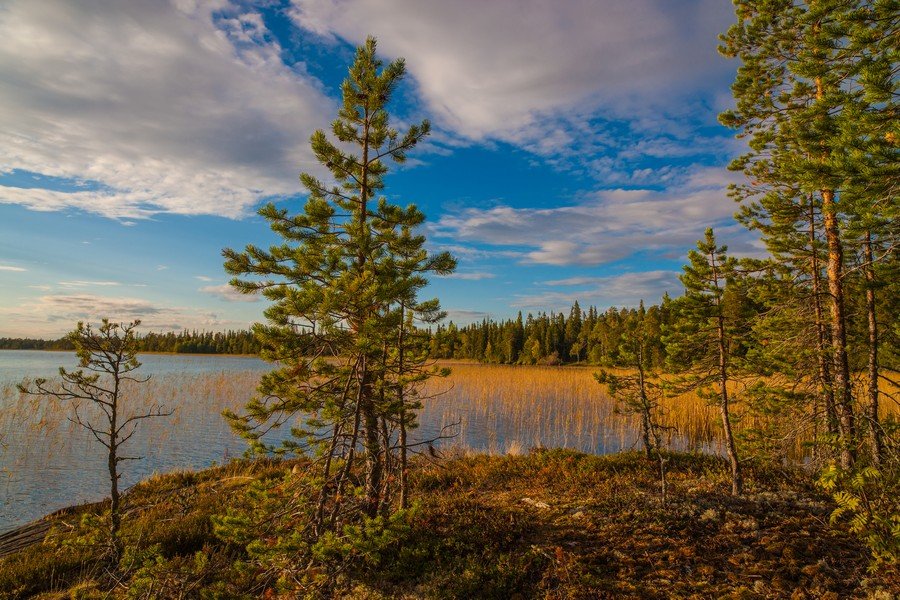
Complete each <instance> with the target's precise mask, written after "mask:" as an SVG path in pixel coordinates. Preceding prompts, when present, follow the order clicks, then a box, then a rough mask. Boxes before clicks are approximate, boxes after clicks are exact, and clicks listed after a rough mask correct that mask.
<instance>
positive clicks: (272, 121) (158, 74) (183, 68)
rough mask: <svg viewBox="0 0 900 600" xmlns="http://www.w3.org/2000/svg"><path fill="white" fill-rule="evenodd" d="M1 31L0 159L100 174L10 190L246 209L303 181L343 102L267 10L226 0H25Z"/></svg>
mask: <svg viewBox="0 0 900 600" xmlns="http://www.w3.org/2000/svg"><path fill="white" fill-rule="evenodd" d="M0 38H2V39H3V40H4V43H3V44H0V78H2V79H3V81H4V82H5V85H4V86H2V87H0V170H5V171H9V170H12V169H21V170H26V171H32V172H36V173H40V174H42V175H45V176H52V177H61V178H66V179H70V180H74V181H75V182H76V183H77V182H79V181H80V182H96V183H91V184H86V185H82V186H81V187H82V189H75V190H74V191H70V192H67V191H54V190H50V189H41V188H32V189H24V188H14V187H0V203H14V204H20V205H23V206H26V207H28V208H30V209H33V210H45V211H47V210H61V209H64V208H69V207H74V208H79V209H83V210H86V211H90V212H94V213H98V214H102V215H105V216H108V217H112V218H117V219H122V220H125V219H135V218H145V217H149V216H151V215H153V214H156V213H159V212H172V213H179V214H213V215H220V216H225V217H239V216H241V215H243V214H245V213H246V212H247V210H248V209H249V208H250V207H252V206H253V205H254V204H255V203H257V202H258V201H259V199H260V198H261V197H264V196H266V195H269V194H289V193H296V192H299V191H300V190H299V184H298V183H297V172H298V171H300V170H301V169H303V168H309V167H310V164H311V162H312V157H311V153H310V150H309V149H308V143H307V140H308V138H309V134H310V133H311V132H312V130H313V129H314V128H315V127H320V126H322V125H323V124H325V123H327V122H328V121H329V115H330V114H331V112H332V109H331V102H330V101H329V100H328V99H327V97H326V96H325V95H324V94H323V93H322V91H321V89H320V87H319V84H318V82H316V81H315V80H314V79H313V78H311V77H310V76H308V75H307V74H306V73H305V72H304V70H303V65H302V64H299V65H295V66H294V67H293V68H290V67H288V66H286V65H285V64H284V63H283V62H282V60H281V58H280V48H279V47H278V45H277V44H276V43H275V42H273V41H271V39H270V37H267V36H265V31H264V29H263V25H262V21H261V19H260V18H259V15H257V14H255V13H253V12H247V11H245V10H244V9H240V8H237V7H235V6H233V5H232V4H230V3H229V2H228V1H227V0H216V1H208V2H204V1H200V2H194V1H181V0H179V1H174V0H173V2H165V1H160V2H116V1H113V0H105V1H95V2H89V3H70V2H65V1H63V0H41V1H40V2H33V1H29V0H14V1H12V2H7V3H4V6H3V9H2V10H0ZM76 187H77V186H76ZM124 222H129V221H124Z"/></svg>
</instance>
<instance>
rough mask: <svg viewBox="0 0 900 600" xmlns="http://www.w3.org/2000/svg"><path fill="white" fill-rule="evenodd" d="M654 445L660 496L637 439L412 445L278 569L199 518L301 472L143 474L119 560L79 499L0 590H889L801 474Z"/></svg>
mask: <svg viewBox="0 0 900 600" xmlns="http://www.w3.org/2000/svg"><path fill="white" fill-rule="evenodd" d="M667 458H668V465H669V474H668V487H669V489H668V500H667V502H666V503H665V504H662V503H661V498H660V490H659V485H658V481H657V472H656V466H655V463H654V462H653V461H648V460H646V458H645V457H644V456H643V455H642V454H639V453H636V452H631V453H622V454H616V455H610V456H602V457H598V456H590V455H585V454H581V453H576V452H571V451H562V450H552V451H546V450H533V451H531V452H529V453H528V454H526V455H520V456H513V455H508V456H491V455H484V454H481V455H459V456H455V457H451V458H449V459H447V460H444V461H441V462H440V463H430V462H426V461H424V460H422V459H420V460H419V461H417V464H416V467H417V468H415V469H414V470H413V472H412V476H411V487H412V489H411V500H412V507H411V508H410V509H409V510H407V511H401V512H400V513H397V514H395V515H394V516H392V517H391V518H389V519H383V518H377V519H373V520H370V521H366V522H364V523H362V524H361V525H360V526H359V527H355V528H347V529H346V530H345V531H344V532H343V533H342V534H341V535H340V536H336V537H329V538H327V539H324V540H320V542H319V543H318V544H317V547H316V548H315V552H316V553H317V556H318V560H317V561H316V563H315V565H310V564H308V563H303V562H300V563H298V562H295V561H291V560H290V557H288V556H283V557H282V559H283V560H282V561H281V562H276V561H272V562H270V563H269V565H270V567H271V564H280V568H279V569H272V568H266V569H263V568H260V565H259V563H257V562H255V561H254V560H253V558H252V556H253V553H252V552H248V551H247V548H252V547H253V546H255V545H263V546H269V547H276V546H278V545H279V544H281V543H282V542H283V541H284V540H280V539H267V538H265V537H259V538H255V539H245V540H242V543H235V540H233V539H223V537H221V536H219V535H217V525H216V524H217V523H222V515H224V514H226V513H227V512H228V510H229V508H234V507H237V506H240V505H241V503H242V502H246V498H247V494H248V491H249V490H251V489H252V488H254V487H258V486H264V487H265V486H274V485H282V484H284V482H286V481H290V480H291V479H292V478H298V477H305V475H302V472H303V471H304V470H303V469H299V468H295V467H297V466H298V463H297V462H296V461H285V462H272V461H265V460H263V461H254V462H246V461H236V462H233V463H231V464H229V465H226V466H223V467H216V468H213V469H209V470H206V471H202V472H198V473H175V474H170V475H163V476H157V477H154V478H152V479H150V480H148V481H145V482H143V483H141V484H139V485H138V486H136V487H135V488H133V489H132V490H131V491H130V492H129V493H128V494H126V495H125V496H124V497H123V509H124V511H125V513H126V514H127V515H128V518H126V519H125V520H124V521H123V528H122V536H123V539H125V540H127V545H126V548H125V551H124V553H123V556H122V558H121V559H120V561H119V562H118V564H111V563H109V562H108V559H104V558H103V557H104V554H103V553H102V544H98V537H97V535H98V534H97V533H96V530H95V529H94V528H95V527H96V523H95V519H96V517H95V516H94V515H95V513H96V512H97V508H98V506H96V505H95V506H91V507H85V508H83V509H80V510H76V511H71V512H68V513H66V514H63V515H61V516H56V517H51V519H52V521H53V527H52V528H51V533H50V534H49V535H47V537H46V539H45V541H44V542H43V543H40V544H38V545H35V546H32V547H30V548H27V549H25V550H24V551H21V552H19V553H16V554H13V555H10V556H7V557H5V558H3V559H0V590H4V592H2V596H0V597H3V598H25V597H31V596H34V595H42V596H41V597H43V598H69V597H72V598H75V597H77V598H100V597H104V598H105V597H123V598H174V597H209V598H213V597H248V598H251V597H260V596H263V597H271V598H274V597H296V595H297V594H299V595H300V596H301V597H302V596H309V597H318V596H322V595H325V596H334V597H345V598H403V597H407V598H475V597H477V598H702V597H716V598H771V597H792V598H835V599H837V598H852V597H880V598H889V597H890V594H891V593H896V592H900V571H898V569H897V567H896V565H894V566H893V567H890V568H884V569H882V570H881V571H880V572H878V573H872V572H870V571H869V570H868V558H867V552H866V549H865V547H864V545H863V543H862V542H861V541H860V540H859V538H858V537H856V536H855V535H853V534H852V533H850V532H849V531H848V528H847V527H846V526H843V525H837V526H831V525H829V523H828V515H829V514H830V512H831V511H832V510H833V508H834V505H833V504H832V503H831V501H830V500H829V498H828V497H827V496H825V495H823V493H822V492H821V491H820V490H819V488H818V487H817V486H815V484H814V482H813V481H812V480H811V479H810V478H809V477H808V476H806V475H804V474H803V473H802V472H797V471H791V470H785V469H773V468H766V467H758V466H753V465H748V468H747V469H746V474H745V476H746V481H745V494H744V496H742V497H740V498H737V497H734V496H732V495H730V493H729V490H730V476H729V467H728V465H727V463H726V462H725V461H724V460H722V459H719V458H716V457H712V456H708V455H698V454H670V455H668V456H667ZM99 507H100V508H101V509H105V510H108V508H109V507H108V506H107V505H100V506H99ZM260 531H262V529H260ZM101 536H102V534H101ZM226 537H227V536H226ZM105 556H108V555H105ZM104 561H107V562H104ZM878 594H881V595H880V596H879V595H878Z"/></svg>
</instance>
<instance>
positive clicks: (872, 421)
mask: <svg viewBox="0 0 900 600" xmlns="http://www.w3.org/2000/svg"><path fill="white" fill-rule="evenodd" d="M863 253H864V258H865V273H866V317H867V320H868V325H869V339H868V342H869V368H868V379H869V406H868V413H869V414H868V417H869V427H870V428H871V430H872V437H871V444H872V463H873V464H874V465H875V466H880V465H881V461H882V459H883V457H884V440H883V439H882V431H881V421H879V418H878V319H877V315H876V313H875V267H874V265H873V264H872V263H873V260H872V233H871V232H869V231H867V232H866V239H865V244H864V246H863Z"/></svg>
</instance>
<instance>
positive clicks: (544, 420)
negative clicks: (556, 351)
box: [0, 362, 900, 530]
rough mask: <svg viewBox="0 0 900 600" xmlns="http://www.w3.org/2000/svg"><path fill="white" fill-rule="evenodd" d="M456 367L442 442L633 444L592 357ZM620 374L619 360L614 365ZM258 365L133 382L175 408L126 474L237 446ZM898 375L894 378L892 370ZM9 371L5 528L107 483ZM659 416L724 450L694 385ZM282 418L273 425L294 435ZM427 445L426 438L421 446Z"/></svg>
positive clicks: (0, 402) (448, 383)
mask: <svg viewBox="0 0 900 600" xmlns="http://www.w3.org/2000/svg"><path fill="white" fill-rule="evenodd" d="M447 366H450V367H451V369H452V373H451V375H450V376H449V377H447V378H443V379H440V378H435V379H432V380H431V381H429V382H428V383H427V384H426V385H425V387H424V388H423V390H422V393H423V396H424V400H423V407H422V409H421V410H420V412H419V419H418V421H419V424H420V426H419V428H418V429H417V430H415V431H414V432H413V433H412V437H413V439H417V440H418V441H425V440H428V439H431V438H434V437H437V436H438V435H440V434H441V433H443V434H445V435H446V434H450V435H451V436H452V437H450V438H449V439H444V440H442V441H440V442H439V443H436V444H435V445H437V446H438V447H439V448H441V447H443V448H449V447H458V448H462V449H466V450H476V451H481V452H489V453H494V454H517V453H522V452H525V451H527V450H528V449H530V448H532V447H547V448H551V447H564V448H571V449H576V450H581V451H585V452H590V453H595V454H606V453H611V452H616V451H619V450H622V449H631V448H637V447H639V444H640V441H639V440H640V437H639V428H640V423H639V421H638V419H637V417H635V416H630V415H621V414H617V412H616V410H615V402H614V401H613V400H612V399H611V398H609V397H608V396H607V395H606V393H605V389H604V387H603V386H601V385H599V384H598V383H597V382H596V381H594V378H593V374H594V373H595V372H596V371H597V370H598V369H597V368H594V367H546V366H533V367H522V366H505V365H483V364H477V363H465V362H449V363H447ZM618 372H619V373H623V372H624V371H622V370H619V371H618ZM260 374H261V372H260V371H259V370H222V371H210V372H201V373H178V372H174V373H173V372H166V373H160V374H157V375H154V377H153V378H152V379H151V380H150V381H149V382H147V383H144V384H140V385H134V386H131V387H130V388H128V389H127V390H126V392H127V393H126V395H125V397H124V403H125V406H126V412H128V410H130V409H129V408H128V407H129V406H130V407H133V409H134V410H136V409H137V408H138V407H141V406H147V405H151V404H154V403H159V404H161V405H162V406H164V407H171V408H174V409H175V412H174V414H173V415H172V416H171V417H168V418H161V419H150V420H147V421H144V422H142V423H141V427H140V428H139V429H138V431H137V433H136V434H135V436H134V437H133V438H132V439H131V440H130V441H129V443H128V445H127V446H126V452H127V454H128V455H129V456H136V457H142V458H143V460H139V461H129V462H126V463H124V465H123V466H124V473H123V482H122V483H123V484H124V485H125V486H128V485H131V484H133V483H135V482H137V481H139V480H140V479H142V478H145V477H147V476H149V475H151V474H153V473H155V472H167V471H172V470H176V469H196V468H203V467H207V466H209V465H211V464H214V463H221V462H225V461H227V460H229V459H230V458H232V457H235V456H239V455H240V454H241V453H243V451H244V449H245V444H244V443H243V441H242V440H240V439H238V438H237V437H236V436H235V435H234V434H233V433H232V432H231V431H230V430H229V428H228V426H227V424H226V423H225V421H224V419H222V417H221V413H222V410H224V409H226V408H229V409H233V410H234V409H236V410H239V409H240V408H241V407H242V406H243V405H244V404H245V403H246V402H247V400H248V399H249V398H250V397H251V396H252V395H253V393H254V389H255V387H256V385H257V382H258V380H259V377H260ZM894 378H895V379H896V377H894ZM15 383H16V382H13V381H3V382H0V530H2V529H4V528H6V527H8V526H13V525H15V524H20V523H23V522H26V521H28V520H30V519H31V518H35V517H38V516H40V515H42V514H44V513H46V512H49V511H52V510H55V509H57V508H61V507H63V506H67V505H70V504H72V503H73V502H83V501H91V500H97V499H100V498H102V497H103V496H104V491H105V490H106V489H107V487H108V482H107V481H106V479H105V456H104V449H103V448H102V447H101V446H100V445H99V444H97V442H96V441H95V440H94V439H93V438H92V437H91V436H90V434H89V433H87V432H86V431H83V430H81V429H80V428H79V427H77V426H76V425H74V424H73V423H71V422H70V421H69V420H68V416H69V415H70V414H71V413H70V411H71V407H70V406H69V405H67V404H64V403H59V402H55V401H51V400H48V399H46V398H35V397H29V396H24V395H21V394H19V392H18V391H17V390H16V387H15ZM733 391H734V392H736V397H735V399H736V400H737V402H736V403H735V407H734V411H735V415H736V417H737V420H736V425H735V428H736V430H737V431H738V432H741V431H743V430H746V429H747V428H749V427H757V426H760V425H761V424H762V423H761V422H760V421H759V420H757V419H756V418H754V417H750V416H748V415H746V413H745V407H744V405H743V404H742V403H741V396H740V393H741V389H740V388H738V387H736V388H735V389H734V390H733ZM884 391H885V392H886V395H885V400H884V401H883V403H882V406H883V410H882V412H883V414H885V415H893V416H895V417H896V416H900V405H898V404H897V402H896V400H895V399H896V398H897V397H898V396H900V394H898V390H897V388H896V387H895V386H886V388H885V390H884ZM892 398H893V399H892ZM661 409H662V410H661V411H660V414H661V421H662V423H663V424H664V425H666V426H667V427H670V428H671V429H668V430H667V438H668V439H667V440H666V441H667V443H668V445H669V447H670V448H672V449H674V450H701V451H705V452H714V453H717V452H721V450H722V448H721V446H720V432H721V426H720V422H719V418H718V409H717V407H715V406H711V405H709V404H708V403H707V402H706V401H705V400H703V399H701V398H700V397H698V396H697V395H696V394H683V395H680V396H672V397H667V398H665V399H664V401H663V403H662V407H661ZM796 423H797V424H796V425H794V423H793V421H792V426H795V429H796V431H794V432H793V433H792V435H793V437H792V438H791V439H790V440H789V442H790V444H792V445H793V447H794V448H795V449H796V452H797V456H800V457H802V456H803V454H802V453H803V451H804V448H803V445H802V444H803V442H804V441H807V440H809V439H810V438H811V434H812V430H811V428H810V427H808V423H807V422H805V421H804V420H803V415H800V416H799V417H798V419H797V420H796ZM289 435H290V434H289V428H288V427H283V428H282V429H281V430H279V431H277V432H273V433H272V434H271V435H270V436H269V441H272V442H277V441H278V440H279V439H281V438H284V437H287V436H289ZM419 449H420V450H423V449H424V447H419Z"/></svg>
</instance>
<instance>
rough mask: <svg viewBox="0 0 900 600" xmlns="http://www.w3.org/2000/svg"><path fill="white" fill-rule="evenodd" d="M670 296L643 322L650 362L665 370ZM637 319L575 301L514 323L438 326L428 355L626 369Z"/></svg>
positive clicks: (632, 311) (631, 313) (624, 311)
mask: <svg viewBox="0 0 900 600" xmlns="http://www.w3.org/2000/svg"><path fill="white" fill-rule="evenodd" d="M669 302H670V300H669V297H668V296H666V297H665V298H664V299H663V302H662V304H661V305H659V306H651V307H650V308H649V309H648V310H647V312H646V316H645V323H646V328H647V335H648V338H649V339H650V340H651V341H650V343H649V356H648V361H649V363H648V364H650V365H652V366H653V367H657V368H661V367H662V366H663V365H664V362H665V347H664V344H663V343H662V328H663V326H664V325H665V324H667V323H668V322H669V310H668V304H669ZM637 318H638V310H637V309H636V308H615V307H614V308H610V309H608V310H606V311H603V312H601V311H599V310H598V309H597V308H596V307H594V306H590V307H588V309H587V310H586V311H585V310H582V308H581V306H580V304H579V303H578V302H577V301H576V302H575V304H574V305H573V306H572V308H571V309H570V310H569V313H568V316H566V314H565V313H562V312H560V313H556V312H550V313H547V312H539V313H537V315H533V314H528V315H527V316H526V317H524V318H523V317H522V313H521V312H520V313H519V314H518V316H517V317H516V318H515V319H509V320H505V321H492V320H488V319H485V320H483V321H481V322H480V323H473V324H471V325H465V326H457V325H455V324H454V323H450V324H448V325H446V326H439V327H437V329H436V330H434V331H433V332H432V333H431V335H430V339H429V353H430V355H431V357H432V358H436V359H442V358H443V359H470V360H479V361H483V362H488V363H502V364H521V365H535V364H544V365H559V364H566V363H590V364H594V365H606V366H616V365H620V364H621V363H622V348H623V344H624V340H625V337H626V335H627V332H628V331H629V330H630V328H631V326H632V325H633V323H634V322H635V320H636V319H637Z"/></svg>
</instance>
